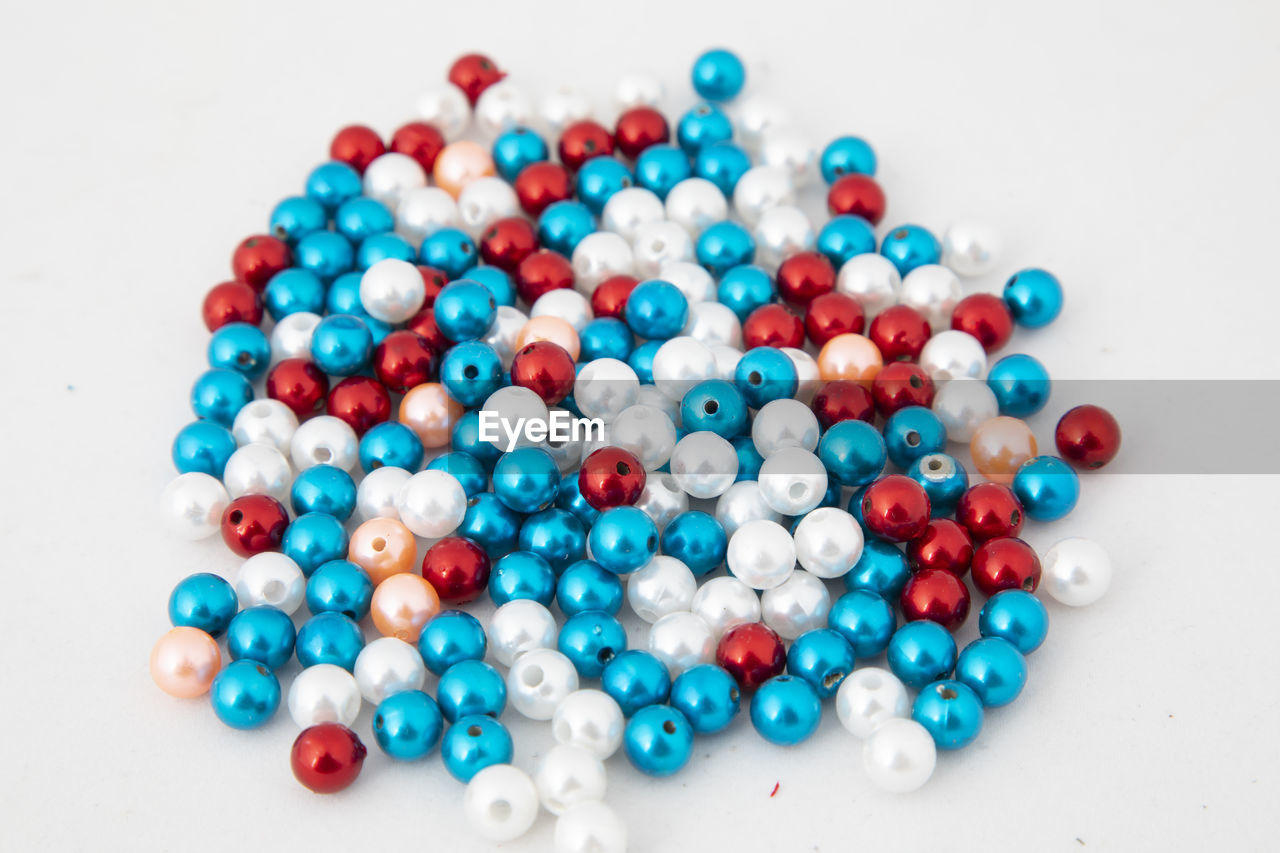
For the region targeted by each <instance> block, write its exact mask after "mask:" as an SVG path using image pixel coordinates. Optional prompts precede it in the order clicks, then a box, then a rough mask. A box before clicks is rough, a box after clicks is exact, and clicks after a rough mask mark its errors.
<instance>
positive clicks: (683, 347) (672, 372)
mask: <svg viewBox="0 0 1280 853" xmlns="http://www.w3.org/2000/svg"><path fill="white" fill-rule="evenodd" d="M715 375H716V357H715V355H714V354H712V352H711V348H710V347H708V346H707V345H706V344H704V343H702V342H700V341H697V340H694V339H693V338H690V337H687V336H685V335H679V336H677V337H674V338H671V339H670V340H668V341H664V342H663V343H662V345H661V346H660V347H658V351H657V352H655V353H654V354H653V384H654V385H656V386H657V387H658V390H659V391H661V392H662V393H663V394H666V395H667V396H668V397H670V398H671V399H672V400H676V401H679V400H683V399H684V395H685V394H688V393H689V390H690V389H691V388H693V386H695V385H697V384H698V383H699V382H703V381H705V380H707V379H711V378H713V377H715ZM574 399H575V400H576V399H577V394H576V391H575V395H574ZM584 414H585V412H584Z"/></svg>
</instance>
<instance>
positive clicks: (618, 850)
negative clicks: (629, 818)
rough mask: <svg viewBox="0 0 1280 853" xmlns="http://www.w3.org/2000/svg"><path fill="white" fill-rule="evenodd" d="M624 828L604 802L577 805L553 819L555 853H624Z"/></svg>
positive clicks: (625, 837) (625, 827)
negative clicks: (554, 823)
mask: <svg viewBox="0 0 1280 853" xmlns="http://www.w3.org/2000/svg"><path fill="white" fill-rule="evenodd" d="M626 850H627V825H626V824H625V823H623V822H622V818H620V817H618V816H617V815H616V814H615V813H614V811H613V809H611V808H609V807H608V806H606V805H605V804H604V803H601V802H596V801H591V802H585V803H578V804H577V805H576V806H574V807H573V808H571V809H569V810H568V811H567V812H565V813H564V814H562V815H561V816H560V817H559V818H557V819H556V834H555V853H626Z"/></svg>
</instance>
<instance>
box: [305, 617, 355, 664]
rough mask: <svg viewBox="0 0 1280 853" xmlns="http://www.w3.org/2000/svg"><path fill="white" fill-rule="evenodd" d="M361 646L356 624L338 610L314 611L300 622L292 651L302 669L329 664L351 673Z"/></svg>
mask: <svg viewBox="0 0 1280 853" xmlns="http://www.w3.org/2000/svg"><path fill="white" fill-rule="evenodd" d="M363 648H364V634H362V633H361V632H360V626H359V625H357V624H356V623H355V622H353V621H351V619H350V618H349V617H347V616H343V615H342V614H341V613H333V612H330V613H317V614H316V615H315V616H312V617H311V618H310V619H308V620H307V621H306V622H303V623H302V627H301V628H299V629H298V641H297V644H296V646H295V652H296V653H297V655H298V663H300V664H302V666H303V667H304V668H306V667H308V666H316V665H317V664H322V663H331V664H333V665H334V666H340V667H342V668H343V669H345V670H346V671H347V672H352V671H353V670H354V669H355V667H356V658H357V657H358V656H359V655H360V651H361V650H362V649H363Z"/></svg>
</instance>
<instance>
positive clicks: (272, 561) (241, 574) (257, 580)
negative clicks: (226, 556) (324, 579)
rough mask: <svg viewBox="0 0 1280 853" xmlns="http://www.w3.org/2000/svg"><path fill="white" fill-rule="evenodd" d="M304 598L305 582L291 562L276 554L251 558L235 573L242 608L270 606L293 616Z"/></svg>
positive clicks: (288, 558)
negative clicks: (261, 605) (260, 605)
mask: <svg viewBox="0 0 1280 853" xmlns="http://www.w3.org/2000/svg"><path fill="white" fill-rule="evenodd" d="M306 594H307V579H306V576H304V575H303V574H302V569H300V568H298V564H297V563H295V562H294V561H293V559H292V558H290V557H287V556H285V555H284V554H281V553H279V552H278V551H263V552H262V553H261V554H254V555H253V556H252V557H250V558H249V559H247V560H245V561H244V563H242V564H241V566H240V570H239V571H238V572H237V573H236V598H237V599H239V601H240V607H241V608H248V607H257V606H258V605H259V604H269V605H271V606H272V607H276V608H279V609H280V610H283V611H284V612H285V613H288V614H289V615H290V616H292V615H293V614H294V613H295V612H296V611H297V609H298V608H299V607H301V606H302V599H303V598H304V597H305V596H306Z"/></svg>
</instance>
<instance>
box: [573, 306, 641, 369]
mask: <svg viewBox="0 0 1280 853" xmlns="http://www.w3.org/2000/svg"><path fill="white" fill-rule="evenodd" d="M578 345H579V346H580V348H581V352H580V354H579V355H578V360H579V361H582V362H588V361H594V360H596V359H597V358H616V359H617V360H618V361H626V360H627V357H628V356H630V355H631V350H632V349H634V348H635V338H634V337H633V336H632V334H631V330H630V329H628V328H627V324H626V323H624V322H622V321H621V320H619V319H617V318H616V317H600V318H598V319H595V320H592V321H591V322H590V323H587V325H586V326H584V327H583V329H582V331H581V332H579V333H578Z"/></svg>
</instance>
